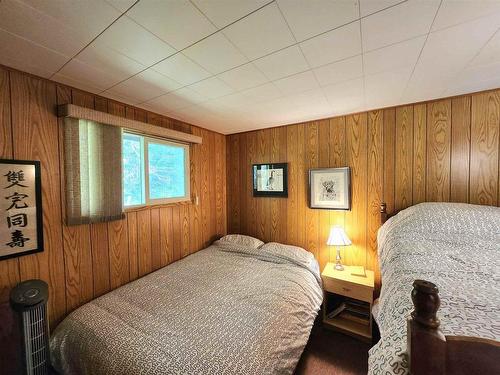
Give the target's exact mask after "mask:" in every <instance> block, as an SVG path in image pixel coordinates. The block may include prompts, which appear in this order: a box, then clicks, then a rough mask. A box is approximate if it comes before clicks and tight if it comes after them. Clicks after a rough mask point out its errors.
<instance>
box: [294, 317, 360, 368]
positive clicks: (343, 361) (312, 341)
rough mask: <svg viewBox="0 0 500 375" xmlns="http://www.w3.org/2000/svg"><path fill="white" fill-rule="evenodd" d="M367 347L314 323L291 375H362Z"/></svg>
mask: <svg viewBox="0 0 500 375" xmlns="http://www.w3.org/2000/svg"><path fill="white" fill-rule="evenodd" d="M369 349H370V345H369V344H366V343H364V342H362V341H359V340H356V339H354V338H352V337H349V336H347V335H343V334H341V333H338V332H334V331H331V330H329V329H326V328H323V327H321V324H315V325H314V328H313V330H312V332H311V336H310V337H309V342H308V344H307V346H306V348H305V350H304V353H303V354H302V357H301V358H300V361H299V364H298V365H297V369H296V370H295V375H327V374H333V375H358V374H359V375H366V373H367V371H368V350H369Z"/></svg>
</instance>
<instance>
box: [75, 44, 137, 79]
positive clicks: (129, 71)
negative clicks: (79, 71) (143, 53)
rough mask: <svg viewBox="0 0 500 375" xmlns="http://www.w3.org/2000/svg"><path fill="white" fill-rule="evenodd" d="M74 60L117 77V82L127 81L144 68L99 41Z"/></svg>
mask: <svg viewBox="0 0 500 375" xmlns="http://www.w3.org/2000/svg"><path fill="white" fill-rule="evenodd" d="M75 59H76V60H78V61H80V62H83V63H85V64H86V65H89V66H92V67H93V68H95V69H97V70H100V71H103V72H105V73H107V74H108V75H109V76H114V77H117V78H118V79H119V80H124V79H127V78H129V77H130V76H132V75H134V74H137V73H139V72H140V71H141V70H144V69H145V68H146V66H145V65H142V64H140V63H138V62H137V61H135V60H132V59H131V58H129V57H127V56H125V55H122V54H121V53H119V52H117V51H115V50H113V49H110V48H108V46H107V45H106V44H104V43H102V42H100V41H99V40H96V41H94V42H93V43H92V44H91V45H89V46H88V47H87V48H85V49H84V50H83V51H82V52H80V53H79V54H78V55H77V56H76V58H75Z"/></svg>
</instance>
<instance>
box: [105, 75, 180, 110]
mask: <svg viewBox="0 0 500 375" xmlns="http://www.w3.org/2000/svg"><path fill="white" fill-rule="evenodd" d="M180 87H181V84H180V83H178V82H176V81H174V80H173V79H170V78H168V77H166V76H164V75H162V74H160V73H157V72H155V71H154V70H151V69H148V70H145V71H144V72H142V73H139V74H137V75H135V76H133V77H131V78H129V79H127V80H126V81H123V82H121V83H119V84H118V85H116V86H114V87H112V88H110V89H109V90H107V92H111V93H113V94H115V95H121V96H124V97H128V98H133V100H135V101H136V103H142V102H145V101H148V100H150V99H153V98H156V97H158V96H160V95H163V94H166V93H168V92H170V91H173V90H176V89H178V88H180Z"/></svg>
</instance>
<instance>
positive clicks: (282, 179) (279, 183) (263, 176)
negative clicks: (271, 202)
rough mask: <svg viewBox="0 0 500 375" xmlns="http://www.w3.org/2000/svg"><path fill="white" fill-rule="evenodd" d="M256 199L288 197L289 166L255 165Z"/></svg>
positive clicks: (253, 175) (254, 194) (253, 172)
mask: <svg viewBox="0 0 500 375" xmlns="http://www.w3.org/2000/svg"><path fill="white" fill-rule="evenodd" d="M252 181H253V196H254V197H284V198H286V197H288V164H287V163H277V164H254V165H253V166H252Z"/></svg>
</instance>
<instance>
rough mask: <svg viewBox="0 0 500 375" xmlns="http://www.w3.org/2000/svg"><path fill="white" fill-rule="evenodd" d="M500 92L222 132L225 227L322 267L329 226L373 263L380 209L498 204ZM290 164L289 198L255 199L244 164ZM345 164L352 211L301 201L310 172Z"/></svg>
mask: <svg viewBox="0 0 500 375" xmlns="http://www.w3.org/2000/svg"><path fill="white" fill-rule="evenodd" d="M499 132H500V90H495V91H488V92H482V93H477V94H472V95H464V96H460V97H454V98H449V99H443V100H437V101H432V102H427V103H418V104H414V105H405V106H400V107H395V108H387V109H382V110H376V111H370V112H365V113H358V114H354V115H349V116H342V117H335V118H330V119H325V120H319V121H312V122H307V123H303V124H296V125H289V126H283V127H278V128H272V129H265V130H259V131H252V132H247V133H240V134H234V135H231V136H229V137H228V139H227V181H228V194H227V199H228V232H229V233H243V234H248V235H251V236H255V237H258V238H260V239H262V240H263V241H266V242H267V241H278V242H283V243H288V244H292V245H298V246H301V247H304V248H305V249H307V250H309V251H311V252H312V253H313V254H314V255H315V256H316V258H317V259H318V260H319V262H320V266H321V269H323V267H324V266H325V264H326V263H327V262H328V261H330V260H332V261H334V260H335V254H334V250H333V249H332V250H330V249H328V247H327V246H326V245H325V244H326V240H327V237H328V232H329V228H330V227H331V226H332V225H342V226H344V228H345V230H346V232H347V234H348V235H349V237H350V238H351V240H352V242H353V245H352V246H350V247H348V248H347V249H345V250H343V251H342V257H343V259H344V262H345V263H346V264H356V265H365V266H366V267H367V268H368V269H372V270H375V272H376V275H377V283H380V274H379V271H378V265H377V231H378V228H379V227H380V217H379V208H380V203H381V202H382V201H384V202H386V203H387V207H388V210H389V212H391V211H393V210H399V209H402V208H405V207H408V206H411V205H413V204H416V203H419V202H424V201H443V202H448V201H451V202H469V203H475V204H485V205H494V206H495V205H497V206H498V205H500V178H499V163H500V158H499V148H500V141H499ZM268 162H270V163H271V162H276V163H277V162H288V163H289V165H288V173H289V176H288V181H289V182H288V189H289V190H288V191H289V196H288V198H286V199H285V198H253V197H252V177H251V165H252V164H254V163H268ZM342 166H349V167H351V172H352V177H351V179H352V181H351V184H352V209H351V210H350V211H346V212H342V211H329V210H313V209H309V208H308V203H307V202H308V197H307V192H308V169H310V168H324V167H342Z"/></svg>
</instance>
